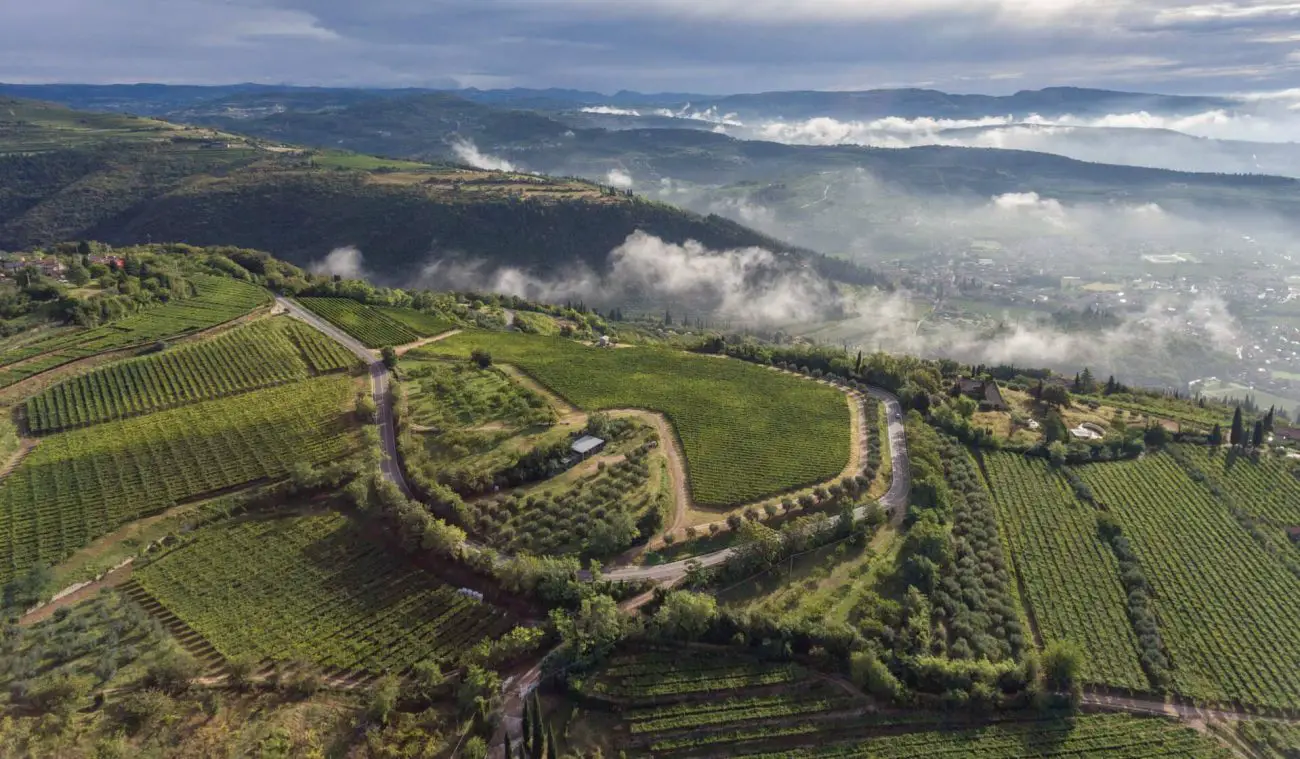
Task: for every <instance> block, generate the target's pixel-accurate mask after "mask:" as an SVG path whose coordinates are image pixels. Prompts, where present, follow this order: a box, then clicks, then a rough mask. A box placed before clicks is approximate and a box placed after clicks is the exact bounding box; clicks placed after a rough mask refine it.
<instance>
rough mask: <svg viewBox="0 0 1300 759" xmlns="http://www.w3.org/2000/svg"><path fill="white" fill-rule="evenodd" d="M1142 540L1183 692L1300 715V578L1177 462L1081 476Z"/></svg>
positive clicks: (1160, 457) (1133, 464)
mask: <svg viewBox="0 0 1300 759" xmlns="http://www.w3.org/2000/svg"><path fill="white" fill-rule="evenodd" d="M1079 473H1080V475H1081V476H1082V478H1083V479H1084V481H1085V482H1086V483H1087V484H1088V485H1089V486H1090V487H1091V488H1092V490H1093V492H1094V493H1095V494H1096V496H1097V498H1098V500H1099V501H1101V502H1103V503H1105V504H1107V505H1108V506H1109V508H1110V510H1111V512H1112V513H1113V514H1115V516H1116V517H1117V518H1118V519H1119V520H1120V522H1121V523H1122V524H1123V527H1124V534H1125V535H1126V536H1128V537H1129V539H1130V540H1132V541H1133V545H1134V547H1135V549H1136V551H1137V553H1138V555H1139V556H1140V559H1141V563H1142V567H1143V569H1144V571H1145V573H1146V574H1147V577H1148V579H1149V580H1150V582H1151V585H1152V588H1153V590H1154V596H1155V609H1156V612H1157V613H1158V615H1159V619H1160V623H1161V632H1162V634H1163V637H1164V640H1165V644H1166V645H1167V647H1168V649H1169V653H1170V655H1171V662H1170V663H1171V665H1172V668H1173V673H1172V674H1173V682H1174V688H1175V690H1176V691H1177V692H1179V693H1181V694H1183V695H1186V696H1189V697H1192V698H1196V699H1201V700H1206V701H1218V702H1227V701H1236V702H1239V703H1242V704H1249V705H1255V706H1264V707H1275V708H1291V709H1294V708H1297V707H1300V679H1297V678H1296V677H1295V673H1296V672H1297V671H1300V578H1297V577H1296V576H1294V575H1292V574H1291V573H1290V572H1289V571H1288V570H1287V569H1286V568H1285V567H1284V566H1283V565H1282V563H1281V562H1279V561H1278V560H1277V559H1276V558H1274V557H1272V556H1270V555H1269V554H1267V553H1265V552H1263V551H1262V550H1260V548H1259V547H1258V546H1257V545H1256V544H1255V543H1254V542H1253V540H1252V538H1251V537H1250V535H1249V534H1247V533H1246V531H1245V530H1244V529H1243V528H1242V527H1241V525H1240V524H1239V523H1238V522H1237V521H1236V520H1235V519H1234V518H1233V517H1232V516H1231V515H1229V514H1228V513H1227V509H1226V508H1225V507H1224V506H1222V505H1221V504H1219V503H1217V502H1216V501H1215V500H1214V499H1213V498H1212V497H1211V496H1210V494H1209V493H1208V492H1207V491H1206V490H1205V489H1204V488H1201V487H1199V486H1197V485H1196V483H1194V482H1193V481H1192V479H1191V478H1190V477H1189V476H1188V475H1187V473H1186V472H1185V471H1183V469H1182V468H1180V467H1179V466H1178V464H1177V463H1176V462H1175V461H1174V460H1173V458H1171V457H1170V456H1169V455H1168V454H1164V453H1161V454H1154V455H1148V456H1146V457H1144V458H1142V459H1140V460H1136V461H1125V462H1117V463H1113V464H1100V465H1091V466H1085V467H1082V468H1081V469H1080V470H1079Z"/></svg>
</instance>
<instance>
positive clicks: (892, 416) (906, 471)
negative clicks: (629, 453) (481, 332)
mask: <svg viewBox="0 0 1300 759" xmlns="http://www.w3.org/2000/svg"><path fill="white" fill-rule="evenodd" d="M276 302H277V303H278V304H279V305H280V306H281V307H283V308H284V310H285V311H286V312H287V313H288V314H290V315H291V316H293V317H295V318H297V319H300V320H302V321H304V322H306V323H307V324H310V325H311V326H313V327H315V328H316V329H317V330H319V331H321V332H323V333H324V334H325V335H327V336H329V337H330V338H332V339H333V340H334V341H335V342H338V343H339V344H340V345H343V346H344V347H346V348H347V349H348V350H350V351H352V352H353V353H355V354H356V355H357V356H358V357H359V358H360V359H361V360H362V361H364V362H366V364H367V365H368V366H369V367H370V386H371V391H372V393H373V395H374V399H375V407H376V408H377V409H378V413H377V414H376V418H377V421H378V424H379V438H380V441H381V444H382V446H383V449H384V450H383V460H382V461H381V462H380V468H381V471H382V473H383V475H384V477H385V478H387V479H389V480H391V481H392V482H393V483H394V484H396V485H397V486H398V487H399V488H400V489H401V490H402V492H403V493H404V494H405V495H406V496H407V497H408V498H409V497H412V496H411V488H410V486H409V485H408V484H407V482H406V477H405V476H404V475H403V474H402V468H401V466H399V465H398V463H397V460H398V459H397V429H396V424H395V423H394V421H393V398H392V393H391V391H390V390H389V385H388V368H387V367H386V366H384V362H383V361H380V360H379V358H378V355H377V354H376V352H375V351H372V350H369V349H368V348H366V347H365V346H364V345H362V344H361V343H360V342H358V341H357V340H356V339H354V338H352V337H351V336H349V335H347V334H346V333H344V332H343V331H342V330H340V329H338V328H337V327H335V326H334V325H332V324H330V323H329V322H327V321H325V320H324V319H322V318H320V317H319V316H316V315H315V314H313V313H312V312H310V311H308V310H307V309H305V308H303V307H302V306H299V305H298V304H297V303H294V302H293V301H291V300H289V299H288V298H283V297H280V296H276ZM512 374H513V375H515V376H518V377H525V376H527V375H525V374H523V372H519V371H517V370H515V371H513V372H512ZM530 379H531V378H530ZM531 386H532V387H534V389H538V390H541V391H543V392H544V394H545V396H546V397H547V398H555V397H556V396H555V394H554V393H551V392H548V391H545V388H542V387H541V386H540V385H537V383H536V382H533V383H531ZM866 391H867V392H868V393H869V394H871V395H872V396H873V397H875V398H877V399H878V400H880V401H881V402H882V403H884V405H885V413H887V414H888V415H889V417H888V418H889V454H890V457H891V459H892V461H893V476H892V478H891V479H890V483H889V490H888V491H887V492H886V493H885V494H884V495H883V496H881V498H880V505H881V506H882V507H883V508H884V509H885V510H886V511H887V512H889V513H890V515H891V521H892V522H893V523H894V524H895V525H898V524H901V523H902V520H903V517H904V516H905V514H906V511H907V498H908V495H909V494H910V493H911V488H912V481H911V476H910V468H909V464H908V458H907V433H906V431H905V430H904V427H903V410H902V405H901V404H900V403H899V401H898V398H897V397H896V396H894V394H893V393H890V392H888V391H887V390H883V389H881V388H876V387H868V388H867V390H866ZM560 408H567V409H570V410H571V411H570V413H581V412H580V411H579V410H578V409H576V408H574V407H573V406H572V404H568V403H564V404H563V405H562V406H560ZM642 413H646V414H652V415H654V416H656V417H658V418H659V419H662V420H663V423H664V424H665V425H667V419H665V418H664V417H663V416H662V415H660V414H653V412H648V411H645V412H642ZM657 423H658V422H657V421H656V424H657ZM668 433H669V434H667V435H665V434H664V432H663V430H662V428H661V430H660V438H661V439H663V440H665V441H667V442H668V449H672V448H675V447H676V445H677V436H676V434H675V433H673V432H672V429H671V426H670V427H669V428H668ZM676 456H677V466H680V467H681V472H682V477H681V478H680V480H678V478H677V477H674V478H673V479H674V482H680V483H681V486H680V487H683V488H685V487H686V478H685V466H684V461H685V459H684V457H683V456H682V455H681V452H680V449H679V450H678V451H677V453H676ZM671 467H672V458H671V457H670V468H671ZM676 487H678V486H677V485H674V488H676ZM687 495H688V496H689V490H688V491H687ZM679 503H685V502H684V501H681V500H680V499H679ZM678 510H679V512H680V511H682V507H681V506H679V507H678ZM853 514H854V518H856V519H862V518H864V517H865V516H866V514H867V507H866V506H861V507H859V508H858V509H857V510H856V511H854V512H853ZM679 518H680V517H677V516H675V517H674V523H676V522H677V520H678V519H679ZM830 521H831V520H830V519H827V523H828V524H829V523H830ZM732 550H733V549H730V548H726V549H723V550H721V551H714V552H713V553H708V554H704V555H702V556H695V557H692V558H690V559H683V560H681V561H675V562H671V563H667V564H659V565H657V566H652V567H644V566H632V567H620V568H618V569H611V570H609V571H608V572H604V573H603V576H604V577H605V578H606V579H610V580H621V581H627V580H651V581H654V582H673V581H676V580H679V579H681V578H682V577H684V576H686V573H687V572H688V571H689V570H690V567H691V565H693V564H698V565H699V566H702V567H711V566H715V565H717V564H721V563H722V562H724V561H726V560H727V558H728V557H729V556H731V553H732Z"/></svg>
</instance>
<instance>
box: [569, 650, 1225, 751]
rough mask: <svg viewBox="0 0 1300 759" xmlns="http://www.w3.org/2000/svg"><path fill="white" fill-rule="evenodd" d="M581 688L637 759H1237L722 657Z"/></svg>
mask: <svg viewBox="0 0 1300 759" xmlns="http://www.w3.org/2000/svg"><path fill="white" fill-rule="evenodd" d="M569 685H570V687H571V688H573V689H575V690H576V691H577V692H578V693H580V694H581V695H582V696H583V697H584V698H585V699H586V703H587V704H589V705H591V706H592V708H593V709H596V710H597V711H600V710H601V709H602V708H603V709H608V710H610V711H611V712H612V713H614V714H617V717H618V720H619V724H620V726H621V729H619V730H616V731H610V734H611V735H617V736H619V737H617V738H615V742H614V745H612V746H605V747H603V748H604V749H605V752H606V753H611V754H612V753H615V752H626V754H627V755H628V756H645V755H651V756H656V757H678V756H680V757H691V756H751V757H763V758H764V759H776V758H777V757H898V758H899V759H904V758H908V759H910V757H930V756H944V757H954V758H955V757H963V758H964V757H989V758H990V759H993V758H994V757H997V758H999V759H1001V758H1002V757H1022V758H1024V759H1031V758H1035V757H1056V756H1062V757H1065V756H1073V757H1082V756H1086V757H1112V756H1113V757H1116V759H1119V758H1120V757H1125V758H1126V759H1145V758H1147V757H1152V758H1154V757H1193V758H1205V759H1209V758H1211V757H1212V758H1213V759H1229V757H1230V756H1231V754H1229V753H1228V752H1227V751H1226V750H1225V749H1223V748H1221V747H1220V746H1219V745H1218V744H1217V743H1215V742H1214V741H1213V740H1211V739H1208V738H1205V737H1203V736H1201V735H1200V734H1198V733H1197V732H1196V731H1194V730H1192V729H1190V728H1187V727H1184V726H1182V725H1180V724H1179V723H1177V722H1175V721H1172V720H1167V719H1162V718H1141V717H1131V716H1127V715H1079V716H1067V715H1062V716H1055V715H1050V714H1047V715H1040V716H1030V717H1028V718H1027V719H1026V718H1019V717H1013V716H1012V715H1006V716H1003V717H1001V718H993V719H990V718H981V717H978V716H968V715H961V714H946V715H945V714H936V713H933V712H924V711H915V712H908V711H898V710H892V709H891V710H884V711H878V710H877V708H876V705H875V704H874V703H873V702H871V701H869V700H867V699H864V698H862V697H861V696H857V695H851V694H849V693H846V692H845V691H844V690H842V689H840V688H838V687H836V686H835V685H833V684H831V683H828V682H827V681H825V680H823V679H817V678H816V677H815V676H810V674H809V673H807V672H805V671H804V670H802V669H801V668H799V667H797V666H794V665H789V664H775V663H763V662H760V661H758V660H755V659H750V658H747V657H744V656H741V655H738V654H729V653H723V652H720V651H718V650H716V649H689V648H688V649H675V650H648V651H640V652H624V653H621V654H618V655H616V656H615V657H613V658H612V659H611V660H610V661H609V662H608V664H606V665H605V666H603V667H602V668H601V669H599V670H598V671H596V672H595V673H593V674H591V675H586V676H583V677H575V678H571V679H570V682H569ZM602 704H604V706H603V707H602ZM569 748H570V749H571V750H572V749H575V748H577V747H574V746H570V747H569Z"/></svg>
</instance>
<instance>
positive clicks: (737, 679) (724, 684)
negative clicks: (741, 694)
mask: <svg viewBox="0 0 1300 759" xmlns="http://www.w3.org/2000/svg"><path fill="white" fill-rule="evenodd" d="M800 676H801V675H800V670H799V669H798V668H797V667H795V666H794V665H791V664H768V663H764V662H760V661H758V660H757V659H750V658H748V657H740V656H727V655H725V654H719V653H718V652H716V651H652V652H648V653H631V654H623V655H620V656H618V657H615V658H614V659H613V660H611V661H610V663H609V665H608V666H605V667H602V668H601V670H600V671H599V673H597V674H596V675H594V676H592V677H590V678H589V679H586V680H581V681H573V685H574V687H575V688H577V689H578V690H579V691H581V692H582V693H584V694H586V695H588V696H590V697H592V698H597V699H611V700H615V701H619V702H625V701H631V702H644V703H645V704H650V703H654V702H659V701H672V700H675V699H677V698H678V697H680V696H685V695H688V694H701V693H715V692H716V693H720V694H725V693H726V692H727V691H733V690H738V689H741V688H753V687H757V686H768V685H780V684H784V683H792V682H794V681H795V680H796V679H798V678H799V677H800Z"/></svg>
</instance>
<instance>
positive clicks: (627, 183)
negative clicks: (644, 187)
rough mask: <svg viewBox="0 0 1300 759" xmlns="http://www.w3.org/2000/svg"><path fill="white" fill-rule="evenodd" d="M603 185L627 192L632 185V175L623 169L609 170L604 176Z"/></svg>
mask: <svg viewBox="0 0 1300 759" xmlns="http://www.w3.org/2000/svg"><path fill="white" fill-rule="evenodd" d="M605 184H608V185H609V186H610V187H617V188H618V189H620V190H629V189H631V188H632V185H633V181H632V175H631V174H629V173H628V172H627V171H625V170H623V169H610V170H609V173H608V174H606V175H605Z"/></svg>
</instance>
